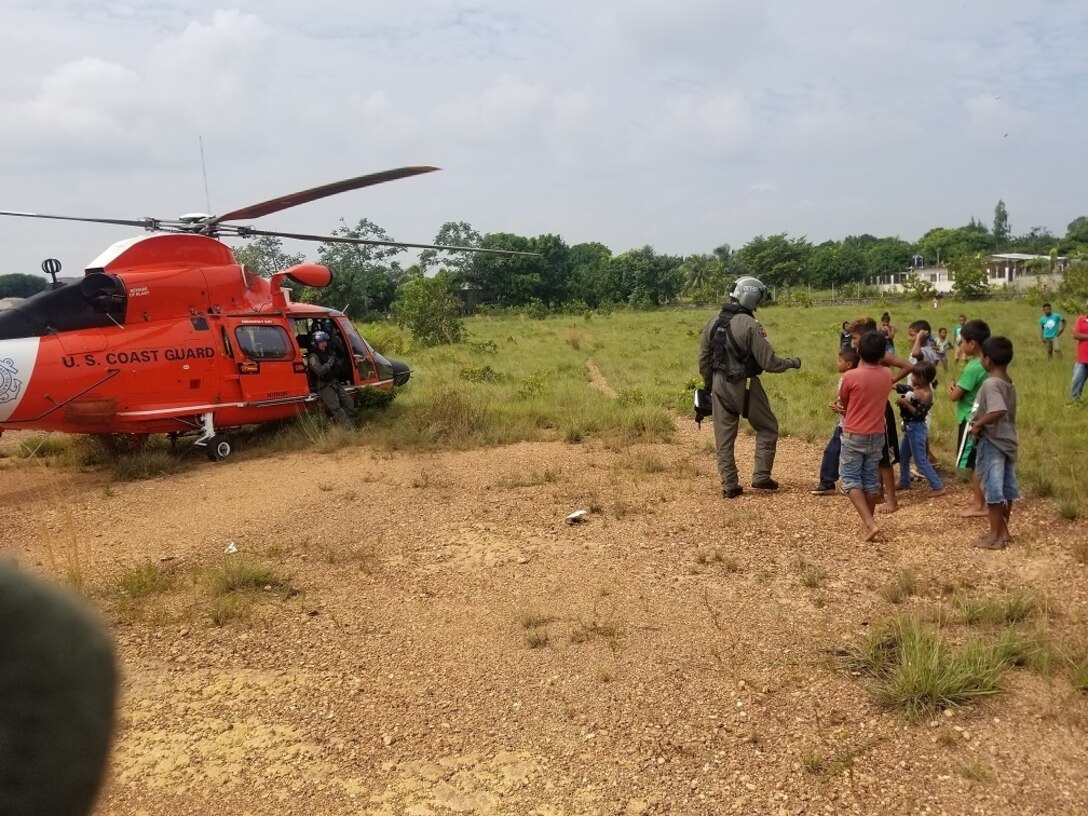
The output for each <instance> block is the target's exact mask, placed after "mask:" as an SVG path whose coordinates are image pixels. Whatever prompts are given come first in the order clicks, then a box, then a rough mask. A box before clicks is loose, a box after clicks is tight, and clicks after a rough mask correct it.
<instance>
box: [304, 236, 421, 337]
mask: <svg viewBox="0 0 1088 816" xmlns="http://www.w3.org/2000/svg"><path fill="white" fill-rule="evenodd" d="M332 234H333V235H337V236H341V237H344V238H363V239H367V240H381V241H388V240H390V238H389V234H388V233H387V232H386V231H385V230H383V229H382V228H381V227H379V226H378V225H377V224H374V223H372V222H371V221H369V220H367V219H366V218H363V219H361V220H360V221H359V223H358V224H356V225H355V226H354V227H349V226H348V225H347V224H346V223H345V222H344V221H343V219H341V221H340V226H339V227H338V228H337V229H335V230H333V232H332ZM399 252H400V250H399V249H397V248H396V247H387V246H373V245H369V244H322V245H321V246H320V248H319V249H318V263H321V264H324V265H325V266H327V267H328V268H329V270H330V271H331V272H332V282H331V283H330V284H329V285H328V286H326V287H325V288H324V289H318V290H313V289H311V290H308V291H307V292H306V295H305V296H306V299H307V300H310V301H311V302H315V303H321V304H323V305H325V306H331V307H333V308H336V309H343V310H344V311H345V312H346V313H348V314H350V315H352V316H353V317H361V316H362V315H364V314H365V313H366V312H369V311H386V310H388V309H389V307H390V305H391V304H392V302H393V298H394V297H395V296H396V291H397V285H398V284H399V283H400V281H401V278H402V277H403V276H404V272H403V270H402V269H401V267H400V264H398V263H396V262H395V261H391V260H390V259H391V258H392V257H393V256H394V255H397V254H398V253H399Z"/></svg>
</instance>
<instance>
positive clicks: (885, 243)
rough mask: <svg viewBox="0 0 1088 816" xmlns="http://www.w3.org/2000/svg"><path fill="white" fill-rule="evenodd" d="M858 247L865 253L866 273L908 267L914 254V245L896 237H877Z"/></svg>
mask: <svg viewBox="0 0 1088 816" xmlns="http://www.w3.org/2000/svg"><path fill="white" fill-rule="evenodd" d="M870 237H871V236H870ZM847 240H850V239H849V238H848V239H847ZM860 248H861V249H862V251H863V252H864V253H865V273H866V275H891V274H894V273H897V272H902V271H904V270H905V269H908V268H909V267H910V264H911V258H912V257H913V256H914V246H913V245H912V244H908V243H907V242H906V241H904V240H902V239H901V238H898V237H894V238H878V239H875V240H874V241H872V242H871V243H868V244H867V245H865V246H862V247H860Z"/></svg>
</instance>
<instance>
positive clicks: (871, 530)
mask: <svg viewBox="0 0 1088 816" xmlns="http://www.w3.org/2000/svg"><path fill="white" fill-rule="evenodd" d="M884 350H885V338H884V336H883V335H882V334H880V333H879V332H875V331H870V332H866V333H865V334H863V335H862V336H861V339H860V340H859V341H858V354H859V355H860V356H861V364H860V365H858V367H857V368H855V369H854V370H853V371H847V372H846V373H845V374H843V376H842V383H841V384H840V385H839V404H840V405H841V406H842V408H843V409H844V410H845V412H846V413H845V417H844V419H843V432H842V454H841V456H840V458H839V471H840V473H841V475H842V490H843V492H844V493H845V494H846V495H848V496H849V497H850V501H852V502H853V503H854V508H855V509H856V510H857V511H858V516H859V517H860V518H861V525H862V528H863V529H864V530H865V540H866V541H872V540H873V539H875V538H876V537H877V536H878V535H879V534H880V527H879V526H877V523H876V518H875V516H874V515H873V511H874V510H875V509H876V506H877V504H878V502H879V501H880V475H879V472H878V469H877V468H878V465H879V463H880V457H881V452H882V449H883V447H884V442H885V423H884V411H885V408H886V406H887V405H888V394H889V393H890V392H891V390H892V383H893V380H892V374H891V372H890V371H889V370H888V369H887V368H886V367H885V366H882V365H881V364H880V361H881V360H882V359H883V357H884Z"/></svg>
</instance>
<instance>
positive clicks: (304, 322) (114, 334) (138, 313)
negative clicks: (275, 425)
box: [0, 166, 534, 461]
mask: <svg viewBox="0 0 1088 816" xmlns="http://www.w3.org/2000/svg"><path fill="white" fill-rule="evenodd" d="M437 169H438V168H437V167H431V166H413V167H400V168H395V169H392V170H386V171H382V172H379V173H372V174H369V175H364V176H358V177H355V178H351V179H344V180H341V181H337V182H333V183H331V184H326V185H323V186H320V187H314V188H312V189H309V190H303V191H300V192H296V193H291V194H289V195H285V196H281V197H279V198H274V199H271V200H269V201H265V202H262V203H260V204H255V205H252V206H248V207H242V208H240V209H236V210H232V211H230V212H228V213H226V214H225V215H221V216H211V215H206V214H202V213H190V214H188V215H183V216H181V217H179V218H177V219H175V220H164V219H156V218H139V219H119V218H83V217H75V216H63V215H45V214H41V213H30V212H20V211H15V210H0V215H3V216H12V217H19V218H44V219H53V220H62V221H81V222H89V223H99V224H114V225H118V226H126V227H140V228H143V229H144V230H145V231H147V232H148V233H151V234H149V235H139V236H137V237H133V238H127V239H124V240H121V241H118V242H117V243H115V244H113V245H112V246H110V247H108V248H107V249H106V250H105V251H104V252H102V253H101V254H100V255H99V256H98V257H97V258H95V259H94V260H92V261H91V262H90V264H88V266H87V267H86V269H85V271H84V274H83V277H82V278H80V279H77V280H74V281H71V282H61V283H58V282H57V278H56V276H57V273H59V272H60V263H59V262H58V261H56V260H55V259H47V260H46V261H45V262H43V264H42V270H43V271H44V272H46V274H49V275H51V276H52V278H53V284H52V286H50V287H48V288H46V289H45V290H44V291H42V292H39V293H38V294H36V295H34V296H32V297H30V298H28V299H26V300H25V301H23V302H21V303H18V304H16V305H15V306H14V307H11V308H8V309H6V310H3V311H0V435H2V434H3V432H4V430H7V429H29V430H41V431H61V432H65V433H70V434H95V435H98V436H100V437H102V438H104V439H105V440H106V441H108V442H110V443H111V444H112V445H113V446H117V444H119V443H121V444H123V446H124V447H126V448H130V449H136V448H139V447H141V446H142V445H143V444H144V443H145V442H146V441H147V439H148V437H149V435H151V434H167V435H169V436H170V438H171V440H172V441H174V440H176V439H177V438H178V437H180V436H188V435H195V436H196V437H197V439H196V441H195V443H194V444H195V446H197V447H198V448H201V449H203V450H204V452H205V453H206V455H207V456H208V458H209V459H211V460H212V461H221V460H223V459H226V458H227V457H229V456H230V455H231V452H232V448H233V445H232V440H231V437H230V436H229V435H228V434H227V433H226V432H227V431H229V430H232V429H236V428H239V427H241V426H245V425H256V424H260V423H266V422H279V421H283V420H286V419H290V418H292V417H295V416H298V415H299V414H301V413H303V412H304V411H306V410H308V409H309V408H311V407H313V406H315V405H319V404H320V403H319V400H318V399H317V394H316V393H314V388H313V384H312V383H311V382H310V381H309V379H308V377H307V367H306V355H307V354H308V353H309V346H310V342H309V341H310V337H311V336H312V335H313V334H314V332H316V331H318V330H320V331H324V332H326V333H327V334H328V335H329V337H330V347H331V348H332V349H333V350H334V351H338V352H339V353H338V354H337V357H338V359H339V360H341V361H342V362H341V365H340V370H339V371H338V372H337V378H338V379H339V381H340V383H341V386H342V388H343V389H344V390H345V391H346V392H348V393H349V394H351V393H353V392H362V391H364V390H366V389H375V390H378V391H386V392H388V391H392V389H393V388H394V387H395V386H402V385H404V384H405V383H407V382H408V379H409V377H410V375H411V371H410V369H409V367H408V366H407V365H406V364H405V363H402V362H400V361H398V360H392V359H389V358H387V357H385V356H383V355H382V354H380V353H378V352H377V351H375V350H374V348H373V347H372V346H371V345H370V344H369V343H368V342H367V341H366V340H365V339H364V338H363V337H362V335H360V334H359V331H358V330H357V329H356V328H355V326H354V325H353V323H352V322H351V320H350V319H348V317H347V315H345V314H344V313H343V312H341V311H338V310H336V309H331V308H326V307H323V306H317V305H314V304H309V303H299V302H294V301H292V300H291V291H290V289H289V288H288V286H287V284H289V283H295V284H299V285H302V286H309V287H314V288H322V287H325V286H327V285H328V284H329V283H330V281H331V280H332V273H331V272H330V270H329V269H328V268H327V267H325V266H321V265H319V264H315V263H302V264H298V265H296V266H292V267H290V268H289V269H285V270H283V271H280V272H276V273H275V274H273V275H272V276H271V277H270V278H265V277H262V276H260V275H257V274H255V273H253V272H252V271H251V270H249V269H247V268H246V267H244V266H241V265H239V264H238V263H237V261H236V260H235V258H234V255H233V253H232V252H231V250H230V248H229V247H228V246H226V245H225V244H223V243H221V242H220V240H219V239H220V238H222V237H237V238H243V239H245V238H250V237H255V236H275V237H280V238H291V239H295V240H302V241H321V242H325V243H352V244H367V245H381V246H394V247H401V248H418V249H439V250H448V251H464V252H483V253H492V254H502V255H532V254H534V253H520V252H513V251H510V250H496V249H483V248H477V247H459V246H443V245H439V244H417V243H402V242H397V241H384V240H376V239H364V238H346V237H342V236H324V235H310V234H303V233H289V232H273V231H267V230H259V229H256V228H254V227H251V226H243V225H239V224H237V223H231V222H236V221H238V220H241V219H255V218H259V217H261V216H265V215H269V214H271V213H274V212H279V211H280V210H284V209H288V208H290V207H295V206H298V205H300V204H305V203H308V202H311V201H316V200H318V199H321V198H325V197H327V196H331V195H337V194H339V193H344V192H348V191H350V190H356V189H359V188H362V187H369V186H371V185H374V184H381V183H384V182H387V181H393V180H396V179H402V178H407V177H410V176H415V175H419V174H422V173H430V172H433V171H435V170H437Z"/></svg>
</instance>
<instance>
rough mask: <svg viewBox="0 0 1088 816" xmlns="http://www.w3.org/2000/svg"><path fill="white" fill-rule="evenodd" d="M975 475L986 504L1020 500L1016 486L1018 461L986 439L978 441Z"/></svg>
mask: <svg viewBox="0 0 1088 816" xmlns="http://www.w3.org/2000/svg"><path fill="white" fill-rule="evenodd" d="M975 474H976V475H977V476H978V483H979V485H980V486H981V487H982V496H983V498H985V499H986V504H1004V503H1005V502H1010V501H1015V500H1016V499H1019V498H1020V491H1019V490H1017V485H1016V460H1015V459H1012V458H1010V457H1009V456H1007V455H1006V454H1005V453H1003V452H1002V451H1001V449H1000V448H999V447H997V445H995V444H993V443H992V442H990V441H989V440H988V439H986V437H983V438H982V439H980V440H979V441H978V462H977V464H976V465H975Z"/></svg>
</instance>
